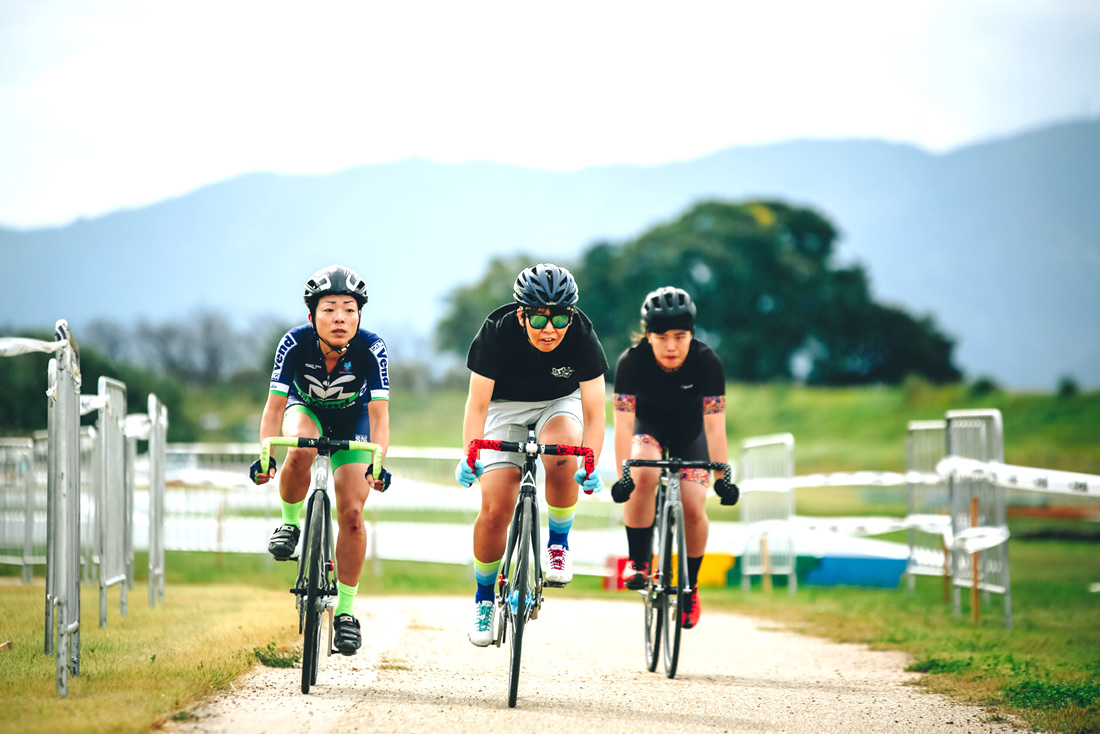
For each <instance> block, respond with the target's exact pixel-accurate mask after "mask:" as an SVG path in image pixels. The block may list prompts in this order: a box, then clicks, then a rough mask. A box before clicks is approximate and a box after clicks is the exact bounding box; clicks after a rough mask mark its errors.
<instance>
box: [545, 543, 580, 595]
mask: <svg viewBox="0 0 1100 734" xmlns="http://www.w3.org/2000/svg"><path fill="white" fill-rule="evenodd" d="M542 569H543V571H544V572H545V576H546V583H547V585H549V586H565V585H566V584H568V583H569V582H570V581H572V580H573V557H572V556H571V555H570V553H569V549H568V548H566V547H565V546H563V545H552V546H550V547H548V548H546V549H545V550H543V552H542Z"/></svg>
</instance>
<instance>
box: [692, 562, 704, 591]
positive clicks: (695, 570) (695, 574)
mask: <svg viewBox="0 0 1100 734" xmlns="http://www.w3.org/2000/svg"><path fill="white" fill-rule="evenodd" d="M702 565H703V557H702V556H699V557H698V558H692V557H691V556H688V582H689V583H690V584H691V588H693V589H694V588H695V587H697V586H698V585H699V567H700V566H702Z"/></svg>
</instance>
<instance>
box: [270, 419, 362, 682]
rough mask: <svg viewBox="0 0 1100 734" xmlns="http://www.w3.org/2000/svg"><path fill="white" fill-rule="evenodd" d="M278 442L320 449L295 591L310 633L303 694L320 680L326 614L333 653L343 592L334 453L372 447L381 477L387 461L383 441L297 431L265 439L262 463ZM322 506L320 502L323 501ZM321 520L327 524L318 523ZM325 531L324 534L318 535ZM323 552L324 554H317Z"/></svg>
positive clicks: (301, 622) (302, 628)
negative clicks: (331, 488)
mask: <svg viewBox="0 0 1100 734" xmlns="http://www.w3.org/2000/svg"><path fill="white" fill-rule="evenodd" d="M273 446H287V447H291V448H312V449H315V450H316V451H317V456H316V457H315V458H314V461H313V465H312V466H311V468H310V472H311V476H312V481H311V483H310V492H309V498H308V502H307V503H306V522H305V527H304V528H303V529H302V552H301V553H300V554H299V555H298V557H297V561H298V573H297V577H296V579H295V581H294V586H293V587H292V588H291V589H290V593H292V594H294V596H295V607H296V608H297V610H298V634H301V635H304V638H305V640H304V644H303V654H302V693H309V687H310V686H311V685H313V684H315V683H316V682H317V665H318V658H319V656H320V646H321V639H320V638H321V615H322V614H327V616H328V647H327V654H328V655H332V653H333V649H332V643H333V635H334V628H333V607H334V606H335V604H334V602H333V598H334V597H335V596H336V595H337V591H336V581H335V572H336V564H335V561H334V560H333V532H332V506H331V502H330V501H329V496H328V480H329V475H330V473H331V468H332V467H331V464H330V458H329V457H331V456H332V454H334V453H336V452H337V451H345V450H351V451H367V452H369V453H370V455H371V463H372V464H373V465H374V476H375V479H377V478H378V477H379V476H380V475H381V472H382V466H381V462H378V461H375V460H374V458H375V457H376V456H377V455H378V452H379V451H381V446H379V445H378V444H375V443H370V442H367V441H344V440H333V439H326V438H324V437H321V438H301V437H294V436H282V437H272V438H267V439H264V440H263V441H262V442H261V444H260V466H267V465H268V457H269V456H270V455H271V448H272V447H273ZM318 505H319V506H318ZM318 520H321V521H322V522H321V527H320V528H318V527H315V524H314V523H315V522H316V521H318ZM318 534H320V537H318ZM318 554H319V556H320V557H319V558H316V557H315V555H318Z"/></svg>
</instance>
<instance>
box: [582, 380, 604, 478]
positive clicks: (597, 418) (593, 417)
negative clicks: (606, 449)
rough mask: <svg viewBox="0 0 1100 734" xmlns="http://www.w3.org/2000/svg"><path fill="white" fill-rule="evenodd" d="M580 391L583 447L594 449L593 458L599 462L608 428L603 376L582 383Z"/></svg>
mask: <svg viewBox="0 0 1100 734" xmlns="http://www.w3.org/2000/svg"><path fill="white" fill-rule="evenodd" d="M580 390H581V413H582V414H583V417H584V434H583V435H584V438H583V439H582V440H581V445H582V446H587V447H588V448H590V449H592V455H593V458H594V459H595V461H597V462H598V461H599V460H600V451H601V450H602V449H603V437H604V430H605V429H606V427H607V413H606V412H605V407H604V380H603V375H600V376H599V377H596V378H595V379H592V380H586V381H584V382H582V383H580Z"/></svg>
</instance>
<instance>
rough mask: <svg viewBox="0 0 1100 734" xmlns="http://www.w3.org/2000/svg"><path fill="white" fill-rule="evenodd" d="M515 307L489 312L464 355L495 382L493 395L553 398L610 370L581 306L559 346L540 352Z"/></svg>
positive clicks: (500, 398) (495, 396)
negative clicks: (529, 336)
mask: <svg viewBox="0 0 1100 734" xmlns="http://www.w3.org/2000/svg"><path fill="white" fill-rule="evenodd" d="M517 308H518V306H516V304H514V303H513V304H509V305H507V306H501V307H500V308H498V309H496V310H495V311H493V312H492V313H491V314H489V316H488V317H487V318H486V319H485V323H484V324H482V325H481V329H480V330H479V331H478V332H477V336H475V337H474V341H473V343H471V344H470V351H469V354H467V355H466V366H467V367H469V368H470V370H471V371H473V372H476V373H477V374H479V375H482V376H483V377H488V378H490V379H492V380H495V381H496V384H495V385H494V386H493V399H494V400H522V401H531V402H534V401H541V400H554V399H557V398H560V397H563V396H565V395H568V394H569V393H571V392H573V391H574V390H576V389H577V388H578V387H579V385H580V383H582V382H587V381H588V380H594V379H596V378H597V377H599V376H600V375H602V374H603V373H604V372H606V371H607V357H606V356H605V355H604V352H603V346H601V345H600V340H599V339H598V338H597V337H596V332H595V331H594V330H593V328H592V322H591V321H590V320H589V318H588V317H587V316H585V315H584V313H583V312H582V311H581V310H580V309H576V310H574V312H573V322H572V323H571V324H570V325H569V330H568V331H566V332H565V336H564V337H563V338H562V340H561V343H560V344H558V346H557V348H556V349H554V351H552V352H540V351H539V350H538V349H535V347H534V345H532V344H531V342H530V341H528V339H527V329H526V328H525V327H524V325H523V323H522V322H521V321H520V320H519V319H518V318H517V317H516V310H517Z"/></svg>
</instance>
